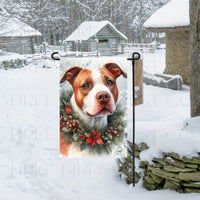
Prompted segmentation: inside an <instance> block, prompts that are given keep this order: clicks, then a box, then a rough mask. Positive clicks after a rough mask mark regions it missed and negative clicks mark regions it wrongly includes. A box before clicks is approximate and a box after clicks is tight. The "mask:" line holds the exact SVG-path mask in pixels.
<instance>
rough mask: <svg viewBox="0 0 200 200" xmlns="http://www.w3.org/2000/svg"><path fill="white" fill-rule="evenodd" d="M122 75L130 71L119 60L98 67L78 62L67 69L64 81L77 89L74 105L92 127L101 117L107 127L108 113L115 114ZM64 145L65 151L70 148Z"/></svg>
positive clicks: (124, 75) (75, 90) (101, 124)
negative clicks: (90, 66)
mask: <svg viewBox="0 0 200 200" xmlns="http://www.w3.org/2000/svg"><path fill="white" fill-rule="evenodd" d="M120 75H122V76H123V77H124V78H127V74H126V73H125V72H124V71H123V70H122V69H121V68H120V67H119V66H118V65H117V64H115V63H107V64H105V65H104V66H103V67H101V68H99V69H94V70H89V69H82V68H80V67H78V66H75V67H72V68H70V69H68V70H67V71H66V72H65V73H64V75H63V76H62V78H61V80H60V83H63V82H65V81H68V82H69V83H70V84H71V85H72V87H73V90H74V93H73V95H72V97H71V105H72V108H73V110H74V111H75V112H77V113H78V114H79V116H80V117H81V118H82V119H83V121H85V122H86V123H87V124H88V125H89V126H90V127H93V126H94V125H95V123H96V122H97V121H99V122H100V123H99V124H100V128H103V127H105V126H106V125H107V116H108V115H112V114H113V113H114V111H115V109H116V102H117V99H118V88H117V84H116V79H117V78H118V77H119V76H120ZM61 143H62V141H61ZM63 145H64V144H63ZM63 145H62V147H61V149H62V152H61V155H63V151H65V149H67V147H66V148H65V147H63ZM68 150H69V149H68ZM68 150H66V151H68ZM67 154H68V153H67ZM64 156H66V153H65V155H64Z"/></svg>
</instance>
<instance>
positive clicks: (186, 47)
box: [144, 0, 190, 84]
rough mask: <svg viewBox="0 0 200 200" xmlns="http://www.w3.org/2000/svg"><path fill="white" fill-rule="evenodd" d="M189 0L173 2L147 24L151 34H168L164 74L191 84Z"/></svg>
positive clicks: (160, 10)
mask: <svg viewBox="0 0 200 200" xmlns="http://www.w3.org/2000/svg"><path fill="white" fill-rule="evenodd" d="M189 26H190V20H189V0H171V1H170V2H169V3H167V4H166V5H165V6H163V7H162V8H160V9H159V10H157V11H156V12H155V13H154V14H153V15H152V16H151V17H150V18H149V19H148V20H147V21H146V22H145V23H144V27H145V28H147V29H148V30H149V31H151V32H165V33H166V68H165V71H164V73H166V74H172V75H176V74H179V75H181V76H182V77H183V82H184V83H185V84H189V83H190V62H189V55H190V27H189Z"/></svg>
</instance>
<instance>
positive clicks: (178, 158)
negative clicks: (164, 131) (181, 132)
mask: <svg viewBox="0 0 200 200" xmlns="http://www.w3.org/2000/svg"><path fill="white" fill-rule="evenodd" d="M164 155H165V156H169V157H172V158H175V159H176V160H181V158H180V156H179V155H178V154H177V153H169V154H165V153H164Z"/></svg>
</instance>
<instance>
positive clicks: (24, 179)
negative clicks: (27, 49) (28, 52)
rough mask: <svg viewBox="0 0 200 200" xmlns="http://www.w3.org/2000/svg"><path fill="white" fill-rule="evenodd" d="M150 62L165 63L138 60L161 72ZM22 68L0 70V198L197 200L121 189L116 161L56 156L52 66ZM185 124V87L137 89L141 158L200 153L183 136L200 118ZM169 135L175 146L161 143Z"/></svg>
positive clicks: (40, 63)
mask: <svg viewBox="0 0 200 200" xmlns="http://www.w3.org/2000/svg"><path fill="white" fill-rule="evenodd" d="M156 57H157V58H160V61H158V63H164V54H163V53H160V52H159V53H156V54H151V55H150V54H144V69H149V70H152V69H156V70H154V71H160V72H162V70H163V66H160V67H159V66H158V65H157V64H155V65H154V63H157V62H156V61H155V60H151V58H152V59H154V58H156ZM147 60H148V62H147ZM156 60H157V59H156ZM28 63H29V65H28V66H26V67H25V68H22V69H15V70H7V71H6V70H0V95H1V98H0V121H1V125H0V134H1V137H0V144H1V145H0V194H1V199H2V200H18V199H20V200H24V199H28V200H39V199H44V200H76V199H81V200H85V199H87V200H88V199H95V200H102V199H105V200H107V199H108V200H111V199H116V200H121V199H127V200H129V199H130V200H131V199H138V200H146V199H149V200H151V199H152V200H155V199H158V200H172V199H174V200H175V199H179V200H188V199H190V200H197V199H199V197H200V196H199V194H179V193H176V192H173V191H168V190H166V191H153V192H149V191H147V190H145V189H144V188H143V187H142V182H141V181H140V182H139V184H137V185H136V187H135V188H133V187H132V186H130V185H126V184H125V183H124V182H123V181H122V180H120V179H119V177H118V172H117V169H118V168H117V163H116V159H115V158H79V159H78V158H75V159H72V158H70V159H68V158H60V157H59V137H58V136H59V134H58V131H59V126H58V125H59V119H58V116H59V84H58V82H59V62H56V61H51V60H49V59H42V60H34V59H30V60H29V62H28ZM187 118H189V89H188V88H184V90H183V91H174V90H169V89H164V88H158V87H153V86H146V85H144V104H143V105H140V106H137V107H136V130H137V135H136V140H137V141H138V142H140V141H146V142H147V143H148V144H151V145H155V148H153V149H152V150H151V151H149V152H148V151H146V154H145V153H144V155H143V158H144V159H145V158H147V159H149V158H151V156H152V155H158V156H159V154H160V151H159V150H160V148H161V147H163V149H164V150H170V149H173V148H174V149H176V146H179V145H182V146H181V148H177V149H178V150H180V151H181V149H182V150H183V151H181V152H183V153H186V152H185V151H184V148H186V149H187V150H189V151H190V153H195V152H194V149H195V148H199V147H196V146H195V145H193V146H191V142H192V141H194V139H191V137H190V136H191V132H193V135H197V133H198V130H199V123H198V122H199V119H196V122H190V121H189V122H188V124H189V125H188V126H187V125H186V123H185V126H186V128H185V129H184V131H181V129H182V127H183V121H184V120H185V119H187ZM190 123H194V124H193V125H195V126H196V127H195V126H192V127H195V128H194V129H193V130H191V129H192V127H190ZM167 136H169V137H167ZM172 136H174V138H173V139H174V140H175V141H176V142H177V143H176V142H174V143H172V144H169V143H168V142H169V141H168V138H170V140H172ZM180 136H181V137H182V136H183V139H181V137H180ZM129 137H130V136H129ZM152 137H153V138H152ZM196 138H197V139H198V137H196ZM178 140H180V141H178ZM186 140H187V142H188V144H186V143H184V146H183V144H181V141H182V142H183V141H186ZM157 142H159V145H158V143H157ZM160 142H162V144H163V145H161V143H160ZM194 142H195V141H194ZM197 142H198V141H196V142H195V143H194V144H197ZM168 144H169V145H168ZM156 145H157V146H156ZM174 145H175V146H174ZM182 147H183V148H182Z"/></svg>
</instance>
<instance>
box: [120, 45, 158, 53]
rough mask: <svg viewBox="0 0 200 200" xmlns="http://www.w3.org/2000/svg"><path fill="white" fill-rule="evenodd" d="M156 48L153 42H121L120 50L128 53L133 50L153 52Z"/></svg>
mask: <svg viewBox="0 0 200 200" xmlns="http://www.w3.org/2000/svg"><path fill="white" fill-rule="evenodd" d="M156 48H157V47H156V45H155V44H139V43H122V44H121V49H120V51H121V52H122V53H129V52H133V51H141V52H149V53H154V52H155V51H156Z"/></svg>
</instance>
